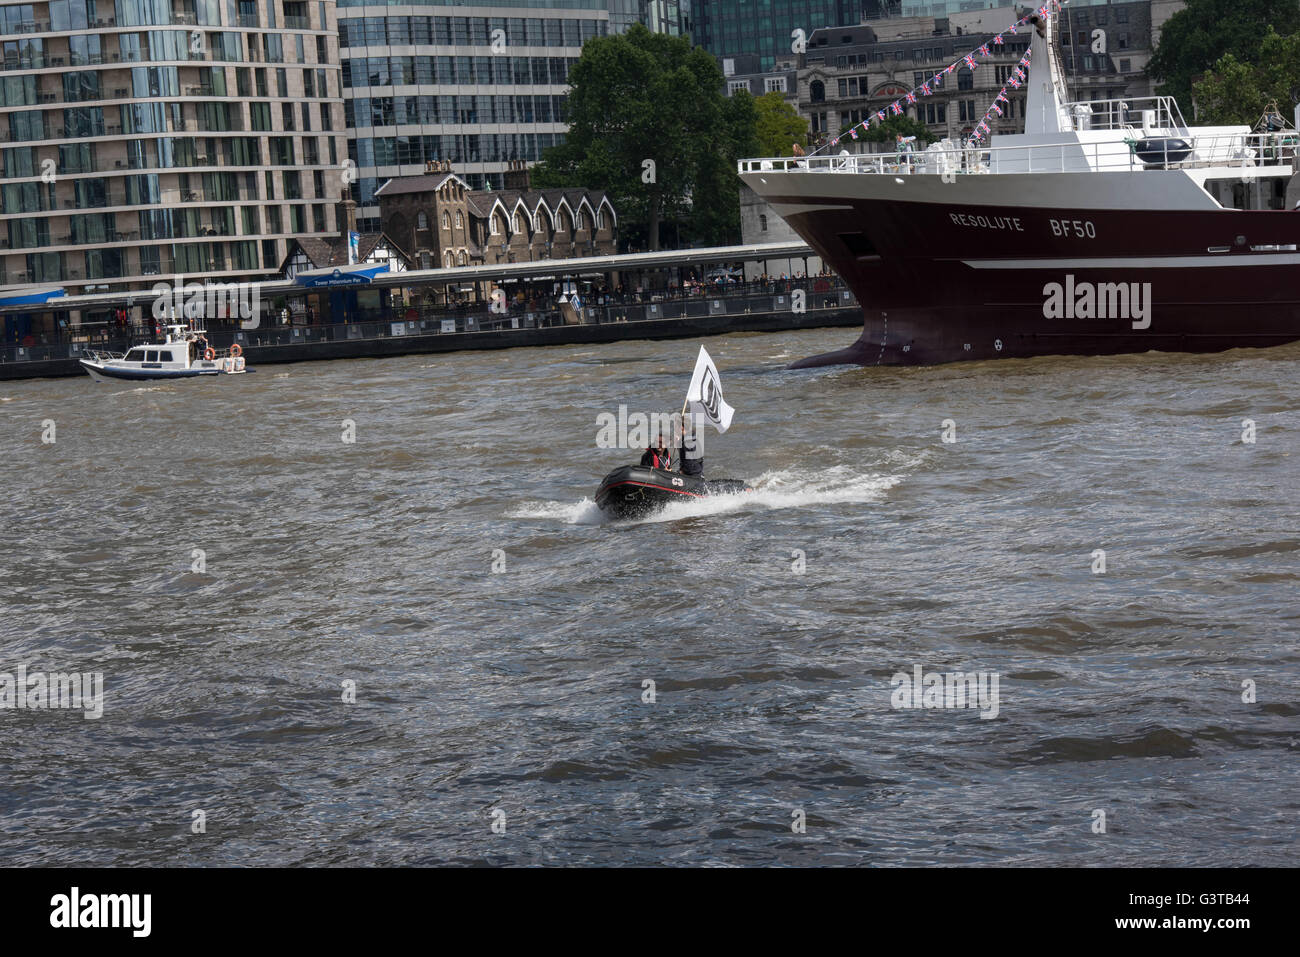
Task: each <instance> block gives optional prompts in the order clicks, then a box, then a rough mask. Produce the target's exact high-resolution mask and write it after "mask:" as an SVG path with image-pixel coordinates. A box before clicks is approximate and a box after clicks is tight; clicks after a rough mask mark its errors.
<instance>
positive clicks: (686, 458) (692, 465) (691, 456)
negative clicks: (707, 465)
mask: <svg viewBox="0 0 1300 957" xmlns="http://www.w3.org/2000/svg"><path fill="white" fill-rule="evenodd" d="M699 451H700V450H699V448H698V447H697V446H694V445H692V447H691V448H690V449H689V450H688V449H687V448H686V440H685V439H684V438H683V439H682V447H681V448H680V449H678V450H677V462H678V467H679V468H680V469H681V472H682V474H683V475H703V474H704V456H703V455H698V454H695V453H699Z"/></svg>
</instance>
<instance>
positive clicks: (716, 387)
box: [686, 346, 736, 432]
mask: <svg viewBox="0 0 1300 957" xmlns="http://www.w3.org/2000/svg"><path fill="white" fill-rule="evenodd" d="M686 402H687V404H688V405H689V406H690V410H691V413H692V414H694V415H702V416H703V417H704V418H705V419H707V420H708V421H709V422H712V423H713V427H714V428H715V429H717V430H718V431H719V432H725V431H727V429H729V428H731V417H732V416H733V415H735V413H736V410H735V409H733V408H732V407H731V406H729V405H727V403H726V402H724V401H723V399H722V382H721V380H719V379H718V368H717V366H715V365H714V364H713V360H712V359H710V358H709V354H708V353H707V352H706V351H705V350H704V346H700V357H699V358H698V359H696V360H695V374H694V375H692V376H691V387H690V389H688V390H687V392H686Z"/></svg>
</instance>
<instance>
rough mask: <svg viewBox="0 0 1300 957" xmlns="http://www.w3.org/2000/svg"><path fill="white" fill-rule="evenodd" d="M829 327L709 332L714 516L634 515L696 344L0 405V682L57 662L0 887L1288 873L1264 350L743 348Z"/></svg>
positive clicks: (1291, 350)
mask: <svg viewBox="0 0 1300 957" xmlns="http://www.w3.org/2000/svg"><path fill="white" fill-rule="evenodd" d="M851 337H852V333H851V331H848V330H843V329H840V330H819V331H812V332H797V333H782V334H767V335H733V336H727V337H721V338H713V339H708V340H707V341H706V345H707V347H708V349H709V351H710V352H711V353H712V355H713V357H714V359H715V361H716V362H717V364H718V367H719V369H720V371H721V376H722V382H723V385H724V388H725V394H726V398H727V400H728V402H730V403H731V404H732V405H733V406H735V408H736V409H737V412H736V418H735V423H734V425H733V427H732V429H731V430H730V431H729V432H728V433H727V434H725V435H722V436H717V435H711V436H710V437H709V438H708V444H707V446H706V466H707V470H708V474H709V475H711V476H714V477H722V476H724V475H726V476H735V477H739V478H745V479H747V480H749V481H750V482H751V483H752V484H754V485H755V486H756V491H755V492H753V493H751V494H748V495H745V496H738V497H732V498H727V499H718V500H704V501H701V502H698V503H695V504H694V505H692V506H689V507H684V508H680V509H676V510H673V511H671V512H669V513H666V514H664V515H661V516H659V517H657V518H655V519H653V520H648V521H643V522H640V523H636V524H617V523H616V524H610V523H607V522H603V521H602V520H601V516H600V513H599V511H598V510H597V509H596V508H595V507H594V505H593V504H592V502H591V496H592V493H593V491H594V489H595V487H596V485H597V484H598V482H599V479H600V477H601V476H602V475H603V474H604V473H605V472H607V471H609V470H611V469H613V468H614V467H616V466H618V465H620V464H624V463H625V462H627V461H630V460H632V459H635V458H636V457H637V453H629V452H627V451H620V450H617V449H613V450H602V449H598V448H597V447H596V436H597V416H598V415H599V414H600V413H602V412H616V411H617V409H618V406H619V404H620V403H621V404H626V405H627V406H628V408H629V409H630V410H633V411H636V410H644V411H657V410H663V411H671V410H673V409H674V408H677V407H679V406H680V403H681V400H682V396H683V394H684V391H685V387H686V384H687V380H688V378H689V374H690V370H691V368H692V366H693V364H694V359H695V353H696V351H697V350H698V346H699V343H698V342H689V341H682V342H668V343H650V342H626V343H620V344H615V345H607V346H596V347H579V348H571V347H564V348H545V349H517V350H511V351H502V352H491V353H464V354H457V355H446V356H439V357H434V358H430V357H409V358H400V359H389V360H373V361H372V360H352V361H345V362H328V363H307V364H302V365H295V366H263V367H262V368H260V369H258V370H257V371H256V373H255V374H253V375H247V376H243V377H231V378H228V379H225V380H223V381H210V380H209V381H195V382H180V383H174V384H170V385H160V386H156V387H132V386H127V387H111V386H97V385H95V384H94V383H92V382H91V381H90V380H89V378H86V379H64V380H47V381H32V382H16V383H3V384H0V425H2V429H0V461H3V462H4V474H5V477H6V483H5V485H6V488H5V496H4V503H3V505H0V511H2V512H3V528H4V535H3V539H2V544H0V594H2V595H3V608H4V614H3V618H2V619H0V672H5V673H9V674H11V675H16V673H17V669H18V668H19V667H20V666H22V667H25V668H26V669H27V671H28V672H29V673H32V672H38V671H41V672H67V673H100V674H102V676H103V702H102V703H103V714H102V717H100V718H98V719H93V718H92V719H87V718H86V717H85V716H84V713H83V712H82V711H78V710H70V709H65V710H54V709H48V708H47V709H44V710H41V709H32V708H26V709H21V710H19V709H16V708H7V709H5V710H0V766H3V767H4V768H5V769H6V770H7V772H8V778H9V784H8V786H7V787H6V788H4V789H3V791H2V792H0V831H2V833H3V847H4V852H3V858H0V862H2V863H4V864H7V865H25V864H90V865H163V864H181V865H190V864H193V865H200V864H203V865H212V864H313V865H341V864H434V863H447V862H453V863H482V862H486V863H493V864H543V863H546V864H556V863H596V864H626V863H634V864H653V863H672V864H790V865H795V864H842V865H858V864H871V865H891V864H912V865H915V864H944V865H952V864H980V863H997V864H1045V865H1157V864H1164V865H1210V864H1223V865H1252V864H1289V865H1295V864H1297V863H1300V853H1298V852H1297V850H1296V844H1295V832H1296V814H1297V810H1300V691H1298V690H1297V689H1298V688H1300V653H1298V651H1297V640H1296V639H1297V630H1298V629H1300V600H1298V599H1297V596H1298V595H1300V589H1297V584H1298V583H1300V561H1298V559H1300V421H1298V420H1297V410H1298V409H1300V397H1298V395H1297V389H1296V383H1297V382H1300V347H1284V348H1280V349H1274V350H1268V351H1258V352H1257V351H1240V352H1233V353H1228V354H1223V355H1214V356H1174V355H1156V354H1149V355H1139V356H1127V357H1118V358H1048V359H1036V360H1029V361H1021V360H1005V361H1001V362H996V363H968V364H959V365H951V366H944V367H936V368H925V369H897V368H892V369H858V368H837V369H820V370H806V371H787V370H785V369H784V368H783V366H784V364H785V363H786V362H788V361H790V360H792V359H794V358H798V357H801V356H805V355H811V354H814V353H817V352H822V351H826V350H829V349H833V348H836V347H839V346H842V345H844V344H847V342H848V341H849V340H850V339H851ZM47 420H52V422H53V433H52V434H51V430H50V422H49V421H47ZM945 420H950V421H949V422H948V423H947V425H946V427H945ZM1244 420H1251V422H1253V423H1254V441H1253V442H1250V441H1243V433H1248V430H1249V423H1246V424H1243V422H1244ZM348 422H350V423H351V427H350V426H349V425H348ZM945 435H946V437H947V438H950V439H953V438H955V441H948V442H946V441H944V439H945ZM43 437H44V438H46V439H48V438H53V439H54V441H53V442H47V441H42V439H43ZM1247 437H1249V436H1247ZM346 438H354V441H351V442H349V441H345V439H346ZM1099 550H1100V551H1104V553H1105V554H1104V556H1101V555H1099V554H1098V551H1099ZM1103 558H1104V562H1105V570H1104V571H1101V570H1100V569H1101V561H1102V560H1103ZM918 668H919V669H920V671H921V674H922V675H932V674H939V675H940V676H942V675H943V674H951V673H954V672H963V673H968V674H969V673H972V672H976V673H982V674H983V678H984V681H985V685H984V689H985V691H986V694H987V695H988V697H986V698H983V699H980V700H981V704H982V706H981V707H978V708H976V707H964V708H963V707H920V708H905V707H895V705H897V704H900V698H899V694H900V691H899V687H900V685H901V681H900V680H896V679H895V678H894V676H895V675H896V674H898V673H904V674H906V675H909V676H911V675H915V674H916V670H917V669H918ZM995 677H996V679H997V684H996V686H995V685H994V684H993V681H994V678H995ZM3 680H4V679H3V677H0V681H3ZM14 680H15V681H16V678H15V679H14ZM650 682H652V683H653V684H650ZM353 689H354V695H355V701H345V700H344V699H345V697H348V698H350V697H352V696H353ZM995 689H996V692H997V695H996V698H994V697H993V691H994V690H995ZM11 700H16V699H11ZM901 703H902V704H906V703H908V702H907V701H905V700H904V701H901ZM922 703H925V702H924V701H922ZM929 703H931V704H936V703H943V704H949V705H957V704H960V703H961V702H960V701H958V700H956V699H955V698H953V697H951V696H949V697H947V698H946V699H945V698H943V696H942V695H940V696H937V697H934V698H931V699H930V700H929ZM968 703H970V702H968ZM994 711H996V714H995V715H994ZM196 812H202V813H201V814H196ZM196 832H198V833H196ZM498 832H503V833H498Z"/></svg>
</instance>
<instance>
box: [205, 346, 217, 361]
mask: <svg viewBox="0 0 1300 957" xmlns="http://www.w3.org/2000/svg"><path fill="white" fill-rule="evenodd" d="M216 357H217V354H216V353H215V352H213V351H212V350H211V349H204V350H203V358H205V359H207V360H208V361H209V362H211V361H212V360H213V359H215V358H216Z"/></svg>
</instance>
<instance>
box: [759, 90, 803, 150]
mask: <svg viewBox="0 0 1300 957" xmlns="http://www.w3.org/2000/svg"><path fill="white" fill-rule="evenodd" d="M754 106H755V108H756V109H757V110H758V126H757V132H758V144H759V145H758V151H759V154H760V155H762V156H791V155H793V150H792V149H791V147H792V146H794V144H795V143H798V144H799V145H800V146H807V145H808V121H807V120H806V119H804V118H803V117H802V116H800V115H799V112H798V111H797V110H796V109H795V108H794V107H793V106H791V105H790V104H789V103H787V102H786V101H785V97H783V96H782V95H781V94H780V93H776V92H772V93H764V94H763V95H762V96H760V97H759V98H758V99H756V100H755V101H754Z"/></svg>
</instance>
